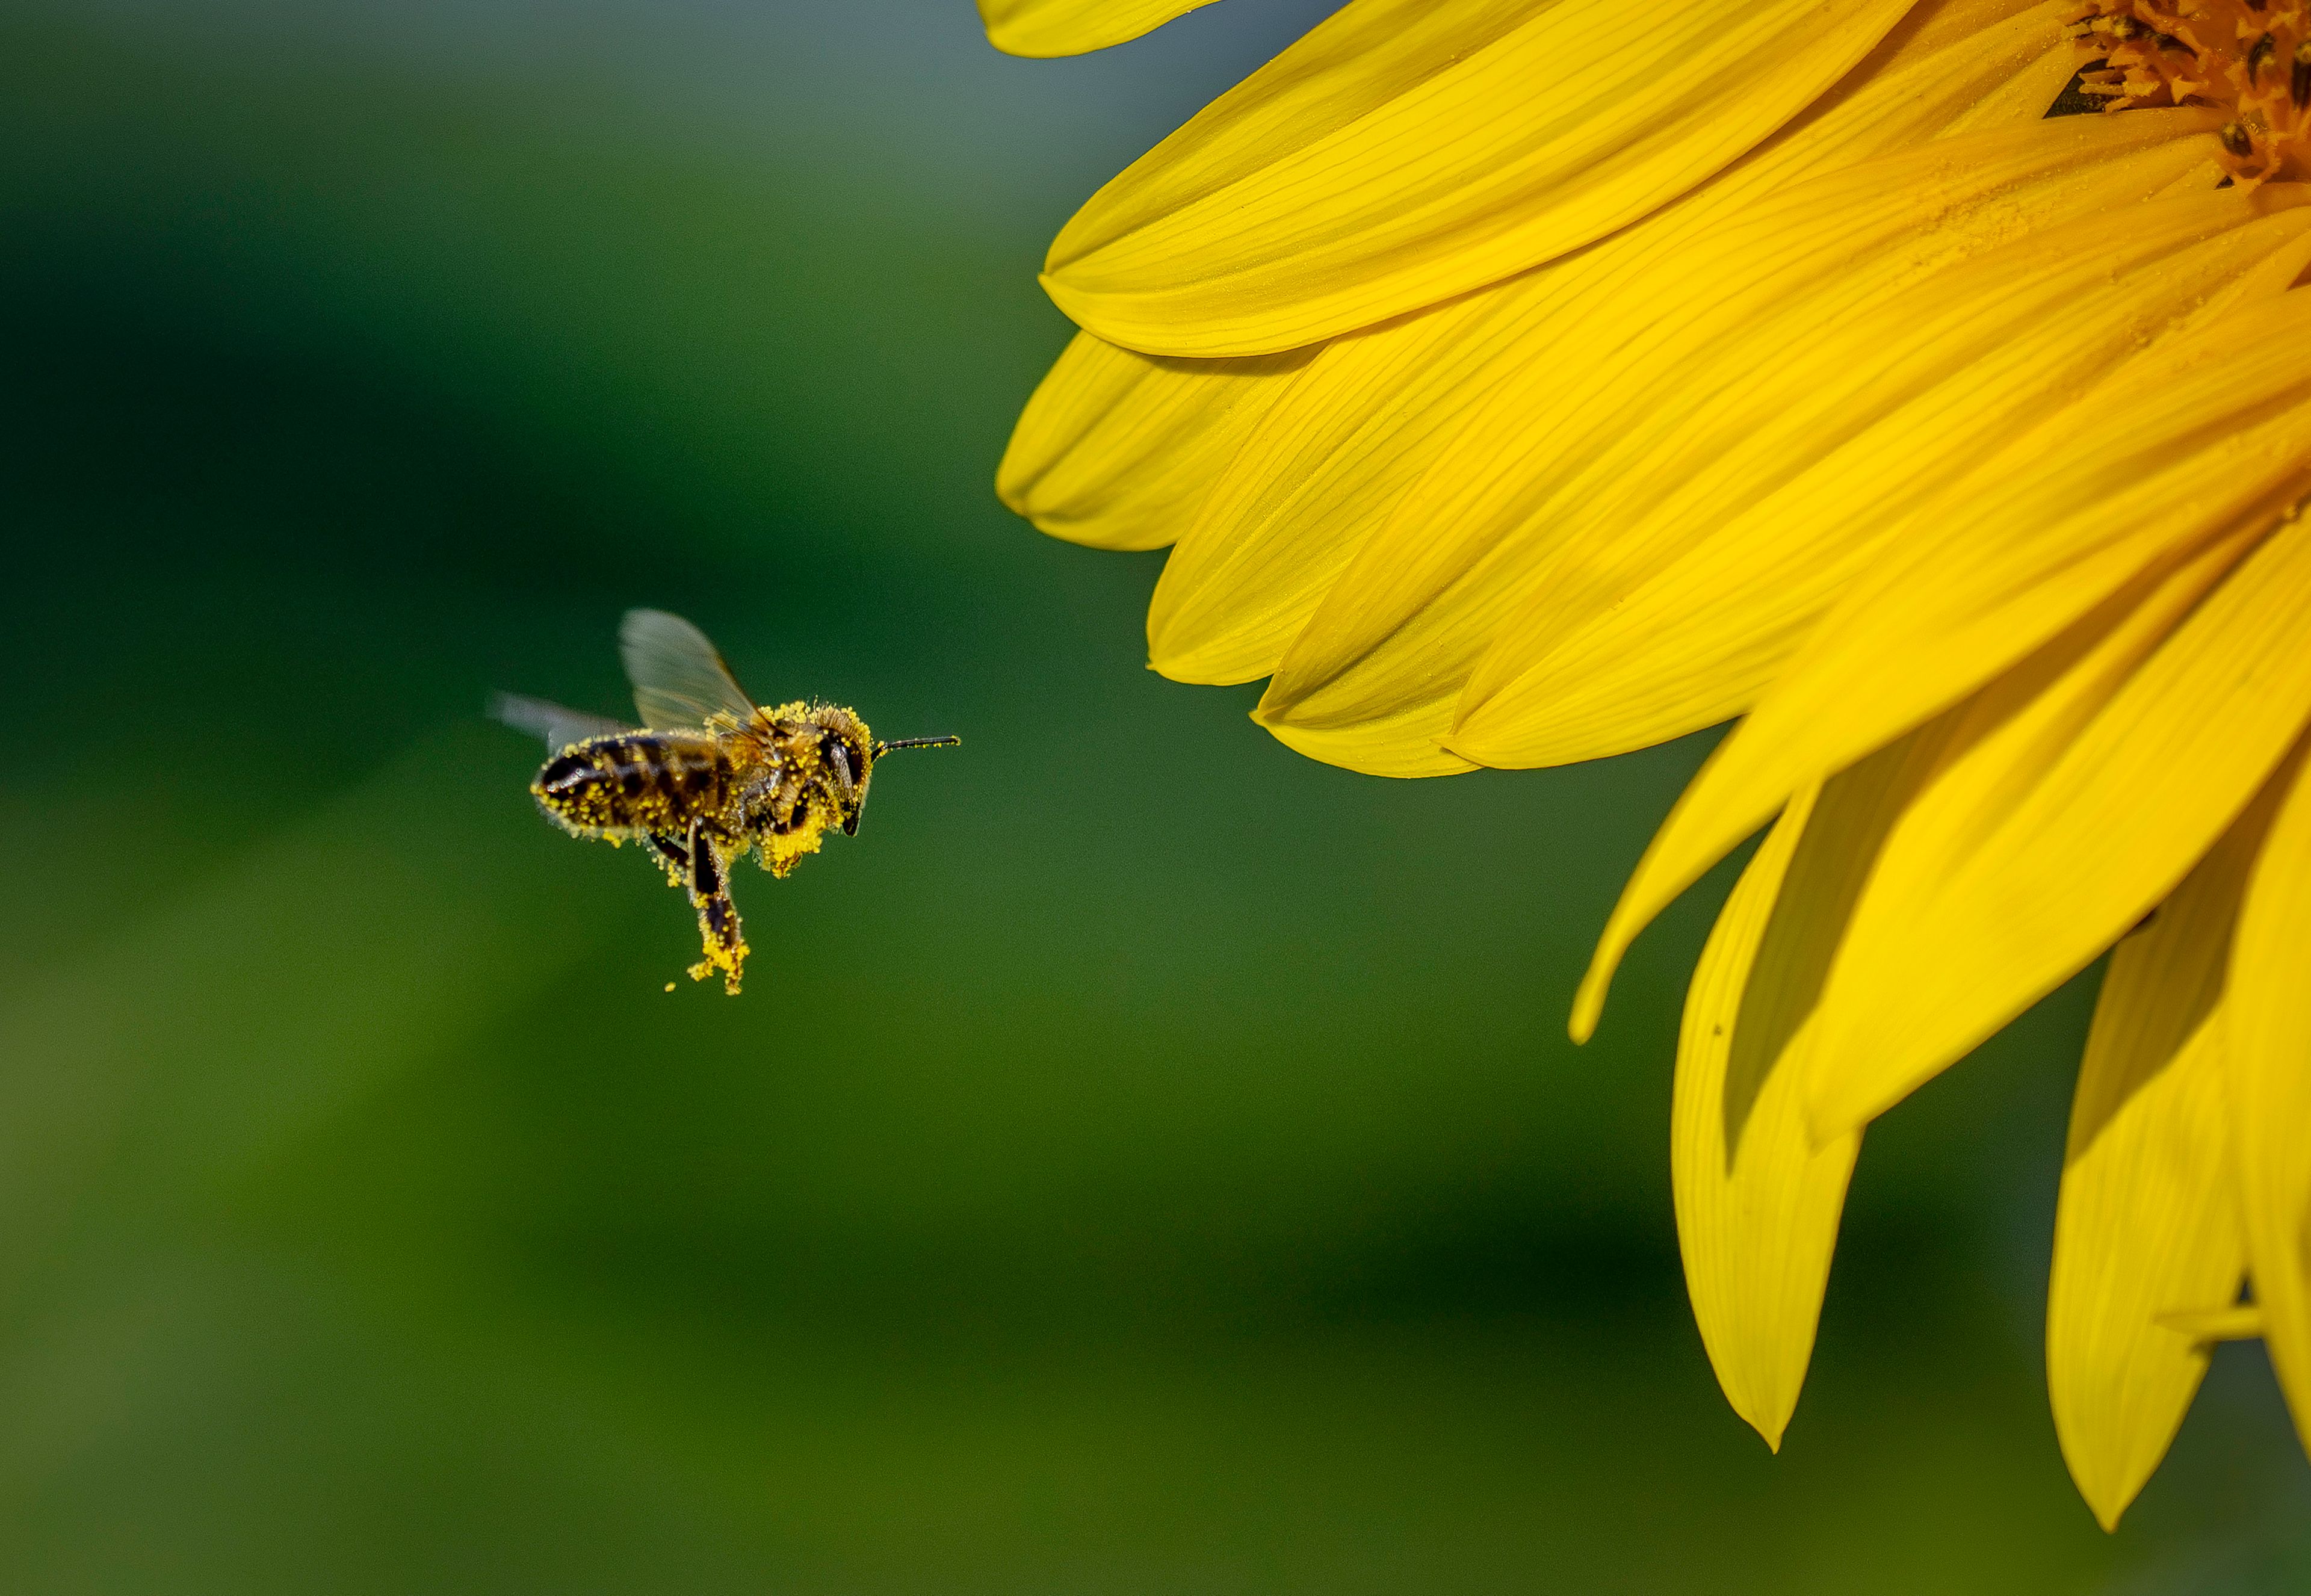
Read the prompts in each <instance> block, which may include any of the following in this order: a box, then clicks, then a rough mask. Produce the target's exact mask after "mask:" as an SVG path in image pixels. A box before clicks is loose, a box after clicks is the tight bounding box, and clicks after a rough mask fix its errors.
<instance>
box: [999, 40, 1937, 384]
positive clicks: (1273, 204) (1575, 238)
mask: <svg viewBox="0 0 2311 1596" xmlns="http://www.w3.org/2000/svg"><path fill="white" fill-rule="evenodd" d="M1909 6H1910V0H1753V3H1752V4H1749V5H1747V6H1742V7H1735V8H1731V9H1728V8H1724V7H1703V6H1687V7H1669V8H1661V7H1654V8H1653V9H1651V10H1649V11H1640V10H1637V9H1635V8H1633V7H1632V6H1631V5H1630V4H1628V3H1627V0H1359V3H1358V4H1353V5H1349V6H1347V7H1346V8H1344V9H1343V10H1341V11H1339V12H1338V13H1335V14H1334V15H1333V16H1332V17H1331V18H1330V20H1328V21H1327V22H1322V23H1321V24H1319V25H1318V26H1317V27H1316V28H1315V29H1314V30H1312V31H1311V32H1310V33H1309V34H1308V35H1307V36H1306V37H1305V38H1304V39H1301V40H1300V41H1299V42H1298V43H1297V44H1295V45H1294V46H1292V47H1291V48H1288V49H1286V51H1285V52H1284V53H1283V54H1282V55H1280V56H1278V57H1277V58H1276V59H1275V60H1274V61H1271V62H1270V63H1269V65H1267V66H1265V67H1263V68H1261V69H1260V71H1259V72H1257V73H1255V74H1252V76H1251V78H1249V79H1247V80H1246V81H1245V82H1244V83H1243V84H1241V85H1240V86H1239V87H1237V88H1236V89H1235V90H1234V91H1232V92H1230V93H1228V94H1226V95H1225V96H1223V97H1222V98H1221V99H1220V100H1217V101H1216V102H1214V103H1213V104H1212V105H1211V106H1210V107H1208V109H1205V110H1204V111H1203V112H1202V113H1201V114H1200V115H1199V116H1198V117H1196V118H1194V119H1193V120H1192V121H1190V123H1189V124H1188V125H1187V126H1185V127H1182V129H1181V130H1180V131H1179V132H1177V133H1175V134H1173V135H1172V136H1171V137H1170V138H1168V139H1166V140H1164V143H1163V144H1159V145H1157V146H1156V149H1155V150H1153V151H1151V152H1150V153H1148V154H1147V155H1146V156H1144V157H1142V158H1141V159H1140V160H1139V161H1137V162H1135V163H1134V164H1133V165H1132V166H1131V167H1130V168H1129V170H1126V171H1124V172H1123V173H1122V174H1121V176H1119V177H1118V178H1116V179H1114V180H1113V181H1112V182H1111V183H1109V184H1108V185H1107V186H1106V187H1105V188H1103V189H1101V190H1100V191H1099V193H1098V194H1097V195H1095V196H1093V198H1092V199H1091V201H1090V202H1089V203H1088V204H1086V205H1085V206H1084V208H1083V209H1082V210H1081V211H1080V212H1078V213H1077V215H1076V217H1075V218H1074V220H1072V221H1070V222H1068V225H1067V227H1066V228H1065V229H1064V230H1063V231H1061V232H1060V236H1059V238H1058V239H1057V240H1055V241H1054V242H1053V244H1052V246H1051V257H1050V259H1049V260H1048V261H1047V263H1046V266H1045V275H1044V279H1043V281H1044V283H1045V286H1046V287H1047V288H1048V289H1049V291H1050V292H1051V297H1052V299H1053V300H1054V301H1057V303H1058V304H1059V306H1060V309H1061V310H1065V311H1066V312H1067V313H1068V315H1069V316H1070V317H1072V318H1074V319H1075V320H1076V321H1077V324H1079V325H1080V326H1082V327H1086V328H1088V329H1089V330H1091V331H1093V332H1095V333H1098V334H1099V335H1100V336H1103V337H1105V338H1107V339H1109V340H1110V341H1111V342H1113V343H1117V344H1125V345H1127V346H1128V347H1130V348H1135V349H1144V350H1147V351H1148V352H1149V353H1158V354H1183V355H1219V354H1257V353H1266V352H1268V351H1271V350H1278V349H1289V348H1293V347H1295V346H1296V345H1298V344H1307V343H1312V342H1313V341H1315V340H1317V339H1320V338H1326V337H1330V336H1335V335H1338V334H1340V333H1344V332H1348V331H1352V330H1354V329H1355V328H1357V327H1368V326H1371V325H1372V324H1374V323H1375V322H1378V321H1382V320H1385V319H1387V318H1391V317H1394V316H1400V315H1403V314H1405V313H1407V312H1408V311H1412V310H1418V309H1420V308H1422V307H1423V306H1426V305H1433V304H1435V303H1437V302H1438V301H1443V300H1445V299H1448V298H1450V297H1452V295H1454V294H1459V293H1465V292H1468V291H1469V290H1470V289H1473V288H1480V287H1482V286H1484V285H1485V284H1486V283H1496V282H1498V281H1500V280H1501V279H1502V278H1504V277H1506V276H1509V275H1512V274H1513V273H1516V272H1519V271H1522V270H1523V269H1524V268H1525V267H1527V266H1533V265H1535V264H1538V263H1539V262H1541V261H1545V260H1548V259H1550V258H1552V257H1556V256H1558V255H1561V254H1564V253H1565V252H1566V251H1567V250H1570V249H1576V248H1578V247H1580V246H1581V245H1583V244H1586V243H1589V242H1592V241H1593V240H1597V239H1599V238H1601V237H1603V236H1604V235H1605V234H1607V233H1609V232H1610V231H1613V230H1614V229H1616V228H1618V227H1621V226H1624V225H1626V223H1628V222H1633V221H1635V220H1636V219H1637V218H1639V217H1641V216H1643V215H1644V214H1646V213H1648V212H1650V211H1652V210H1654V209H1656V208H1657V207H1659V206H1660V205H1662V204H1664V203H1665V202H1667V201H1669V200H1670V199H1673V198H1675V197H1676V196H1678V195H1679V194H1680V193H1683V192H1684V191H1685V190H1687V189H1688V188H1692V187H1693V186H1694V185H1695V184H1696V183H1698V182H1700V181H1702V180H1703V179H1705V178H1707V177H1709V176H1710V175H1711V174H1712V173H1714V172H1715V171H1717V170H1720V169H1721V168H1722V167H1724V166H1725V165H1726V164H1727V163H1728V162H1730V161H1733V160H1735V159H1736V158H1737V157H1739V156H1740V155H1741V154H1742V153H1745V152H1746V151H1748V150H1749V149H1750V148H1751V147H1752V146H1754V145H1755V144H1757V143H1758V142H1759V141H1760V140H1762V139H1763V138H1765V137H1766V135H1768V134H1770V133H1772V132H1773V131H1774V129H1775V128H1776V127H1778V126H1781V125H1782V124H1783V123H1784V122H1786V121H1788V120H1789V119H1790V118H1792V116H1794V115H1795V114H1797V113H1798V112H1799V111H1800V110H1801V109H1804V108H1805V107H1806V106H1807V105H1808V103H1809V102H1810V101H1811V100H1814V99H1815V98H1816V97H1817V96H1818V95H1819V94H1820V93H1821V92H1823V91H1824V90H1825V89H1827V88H1828V87H1829V86H1830V85H1831V84H1832V83H1836V81H1837V79H1838V78H1839V77H1840V76H1842V75H1843V74H1844V73H1845V72H1846V70H1847V69H1848V68H1849V67H1851V66H1853V65H1854V64H1855V63H1856V62H1858V61H1860V60H1861V59H1862V57H1863V56H1864V55H1866V54H1867V53H1868V52H1869V51H1870V49H1871V47H1872V46H1873V45H1875V44H1876V43H1877V42H1878V40H1879V39H1880V38H1881V37H1882V36H1883V35H1884V34H1885V33H1886V31H1888V29H1889V28H1891V27H1892V26H1893V25H1894V24H1895V22H1897V21H1899V20H1900V18H1901V17H1902V15H1903V13H1905V11H1907V10H1908V9H1909Z"/></svg>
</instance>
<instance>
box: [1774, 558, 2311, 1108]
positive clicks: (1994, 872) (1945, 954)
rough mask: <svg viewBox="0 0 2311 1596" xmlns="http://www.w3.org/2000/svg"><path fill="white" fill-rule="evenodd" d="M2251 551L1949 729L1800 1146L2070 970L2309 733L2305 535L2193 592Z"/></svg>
mask: <svg viewBox="0 0 2311 1596" xmlns="http://www.w3.org/2000/svg"><path fill="white" fill-rule="evenodd" d="M2247 536H2252V534H2241V535H2235V536H2233V537H2231V538H2228V539H2225V540H2223V541H2222V542H2220V543H2219V544H2217V545H2213V546H2211V548H2209V549H2208V550H2206V551H2205V552H2203V553H2202V554H2201V555H2200V556H2199V557H2198V558H2197V559H2195V560H2193V562H2191V563H2189V564H2188V565H2186V566H2185V567H2184V568H2183V569H2182V570H2181V571H2177V572H2176V573H2175V574H2174V575H2172V576H2170V577H2168V578H2167V579H2166V580H2164V581H2163V582H2161V583H2159V584H2158V587H2157V589H2155V590H2154V591H2153V592H2151V593H2150V595H2149V596H2148V597H2147V598H2146V599H2145V600H2144V601H2143V602H2141V604H2140V605H2138V606H2134V607H2133V608H2132V613H2131V614H2128V615H2126V616H2125V618H2124V620H2122V621H2120V622H2119V623H2118V624H2116V625H2115V626H2112V627H2111V628H2110V629H2109V630H2108V632H2106V633H2105V634H2104V635H2103V636H2102V637H2101V638H2100V639H2099V640H2097V641H2095V642H2094V643H2092V645H2091V646H2089V647H2086V648H2084V649H2082V650H2079V652H2078V653H2077V654H2075V655H2072V658H2075V663H2071V662H2069V661H2068V660H2066V659H2065V658H2064V656H2065V655H2071V654H2072V650H2071V647H2070V646H2069V641H2068V640H2065V641H2064V642H2063V643H2058V644H2057V645H2055V646H2054V647H2052V648H2049V649H2047V650H2043V651H2042V652H2041V653H2040V654H2039V655H2038V656H2036V657H2034V658H2032V659H2031V660H2029V661H2028V662H2026V663H2025V664H2024V665H2022V666H2021V667H2018V668H2017V669H2015V670H2013V671H2011V672H2010V673H2008V675H2007V676H2005V677H2003V678H2001V680H2000V681H1999V682H1997V683H1996V684H1994V685H1993V686H1991V687H1990V688H1989V689H1987V690H1986V691H1985V692H1984V693H1982V694H1981V696H1980V697H1979V698H1977V699H1976V700H1975V702H1973V703H1972V704H1971V705H1969V706H1968V707H1967V710H1966V711H1962V712H1961V713H1960V715H1959V717H1958V734H1957V736H1956V737H1955V739H1954V742H1953V746H1952V752H1951V754H1950V756H1949V763H1948V764H1947V766H1946V768H1944V769H1943V770H1942V771H1941V772H1939V773H1938V774H1937V775H1936V777H1935V779H1934V781H1932V783H1931V784H1930V785H1929V786H1928V787H1927V788H1926V789H1925V790H1924V791H1923V792H1922V793H1920V794H1919V796H1918V798H1916V800H1915V801H1914V802H1913V804H1912V805H1911V807H1910V811H1909V813H1908V814H1906V815H1904V816H1903V819H1902V824H1900V825H1899V826H1897V828H1896V829H1895V832H1894V834H1893V835H1892V837H1891V838H1889V839H1888V842H1887V845H1886V850H1885V852H1884V853H1883V854H1882V855H1881V856H1880V857H1879V860H1878V862H1877V865H1876V867H1875V868H1874V869H1873V871H1872V873H1871V881H1870V888H1869V891H1868V892H1867V893H1866V894H1864V895H1863V898H1862V906H1861V908H1860V909H1859V910H1857V911H1855V914H1854V920H1853V928H1852V929H1850V930H1849V932H1848V933H1847V936H1846V939H1845V943H1844V946H1842V947H1841V948H1840V949H1839V953H1838V963H1837V968H1836V971H1835V972H1833V973H1832V975H1831V978H1830V985H1829V990H1828V993H1827V996H1825V997H1824V999H1823V1000H1822V1016H1821V1036H1820V1040H1819V1042H1818V1047H1817V1050H1816V1052H1815V1055H1814V1060H1813V1064H1814V1075H1813V1080H1812V1083H1811V1096H1812V1106H1813V1113H1814V1129H1815V1132H1816V1134H1817V1135H1823V1136H1828V1135H1835V1134H1837V1133H1839V1132H1842V1131H1843V1130H1844V1129H1848V1128H1850V1127H1852V1126H1853V1125H1857V1124H1860V1123H1862V1121H1865V1120H1867V1119H1869V1118H1870V1117H1871V1116H1872V1115H1875V1114H1878V1113H1880V1112H1884V1111H1885V1110H1886V1109H1887V1108H1888V1107H1890V1106H1891V1105H1892V1104H1893V1103H1897V1102H1899V1101H1900V1100H1901V1099H1902V1098H1903V1097H1904V1096H1905V1095H1907V1094H1908V1093H1909V1092H1910V1091H1912V1090H1913V1089H1914V1087H1916V1086H1918V1085H1919V1084H1920V1083H1921V1082H1923V1080H1925V1079H1926V1078H1927V1077H1930V1076H1932V1074H1934V1073H1935V1072H1936V1071H1937V1070H1940V1069H1941V1068H1944V1067H1945V1066H1947V1065H1948V1064H1949V1063H1951V1062H1952V1061H1953V1060H1957V1059H1958V1058H1959V1057H1961V1056H1962V1055H1963V1054H1965V1053H1966V1052H1967V1051H1968V1050H1970V1049H1971V1048H1973V1047H1974V1045H1975V1043H1976V1042H1980V1041H1981V1040H1982V1039H1983V1038H1984V1037H1985V1036H1988V1035H1989V1034H1990V1033H1992V1032H1993V1031H1995V1030H1997V1029H1998V1028H1999V1027H2000V1026H2001V1025H2004V1024H2005V1023H2006V1022H2007V1021H2008V1020H2010V1019H2011V1018H2012V1017H2013V1016H2015V1015H2017V1014H2019V1013H2020V1012H2021V1011H2022V1010H2023V1009H2024V1008H2025V1007H2028V1006H2029V1005H2030V1004H2032V1003H2034V1002H2036V1000H2037V999H2039V998H2041V997H2043V996H2045V994H2046V993H2047V992H2049V991H2051V990H2054V987H2056V986H2057V985H2059V984H2061V983H2062V981H2065V980H2067V979H2069V977H2070V976H2071V975H2072V974H2074V973H2075V972H2078V971H2079V970H2080V969H2082V968H2084V967H2085V966H2086V964H2088V963H2089V961H2090V960H2092V959H2093V958H2094V957H2095V955H2097V954H2099V953H2100V952H2101V951H2102V950H2103V949H2104V948H2106V947H2107V946H2110V945H2111V943H2113V942H2114V941H2115V940H2116V939H2117V938H2119V936H2120V935H2122V934H2123V933H2124V931H2125V929H2127V928H2128V927H2129V926H2131V925H2133V924H2134V923H2135V922H2136V921H2138V920H2141V917H2142V916H2143V915H2144V914H2145V913H2147V912H2148V911H2150V909H2151V907H2152V906H2153V905H2155V904H2156V903H2158V900H2159V899H2161V898H2163V897H2164V896H2166V895H2167V892H2168V891H2170V890H2171V889H2172V888H2173V886H2174V885H2175V883H2176V882H2177V881H2180V880H2181V879H2182V878H2183V876H2184V875H2185V872H2187V871H2188V870H2189V869H2190V868H2191V866H2192V865H2193V863H2194V862H2195V861H2196V860H2197V859H2199V858H2200V856H2201V855H2202V854H2203V853H2204V852H2205V851H2206V850H2207V849H2208V848H2209V847H2210V846H2211V845H2212V843H2213V842H2214V841H2215V839H2216V838H2217V837H2218V836H2219V835H2220V834H2221V833H2222V831H2223V829H2224V827H2225V826H2227V825H2228V824H2230V822H2231V820H2232V818H2233V817H2234V816H2235V815H2237V814H2238V813H2239V811H2240V810H2241V809H2242V808H2244V807H2246V803H2247V801H2248V800H2249V799H2250V798H2252V797H2253V796H2254V792H2255V790H2256V789H2258V788H2259V787H2261V786H2262V784H2263V780H2264V778H2265V777H2267V776H2268V775H2269V774H2270V772H2271V771H2272V767H2273V766H2275V765H2276V764H2277V763H2279V761H2280V758H2281V757H2282V756H2283V755H2284V754H2286V752H2287V749H2288V747H2289V745H2290V744H2292V743H2293V742H2294V740H2295V737H2296V734H2297V733H2298V731H2299V730H2300V729H2301V728H2302V726H2303V725H2304V723H2305V721H2306V720H2311V649H2306V648H2304V647H2303V646H2302V644H2301V641H2300V637H2299V632H2300V626H2301V620H2302V617H2303V616H2304V615H2306V614H2311V527H2307V526H2305V525H2304V524H2303V523H2299V522H2298V523H2289V524H2288V525H2287V526H2285V527H2283V528H2280V530H2279V531H2278V532H2277V533H2276V534H2275V535H2273V536H2271V537H2270V538H2269V539H2268V540H2266V541H2265V542H2264V543H2263V546H2262V547H2261V548H2259V549H2257V550H2256V551H2255V552H2254V554H2252V555H2250V556H2248V557H2247V558H2246V560H2245V561H2243V562H2239V563H2237V568H2236V569H2235V570H2230V571H2229V575H2228V580H2224V581H2223V585H2222V586H2221V587H2220V588H2219V589H2217V590H2215V591H2214V592H2213V593H2212V594H2211V595H2209V594H2208V589H2209V588H2210V587H2211V586H2212V584H2213V583H2214V582H2215V581H2216V580H2218V579H2219V578H2221V577H2222V576H2223V573H2224V571H2226V570H2227V569H2228V568H2230V567H2231V566H2232V565H2233V563H2234V561H2235V560H2236V559H2237V551H2238V548H2239V546H2240V545H2242V544H2243V543H2244V542H2245V540H2246V537H2247ZM2202 596H2205V597H2203V600H2202ZM2193 604H2196V605H2197V607H2196V608H2195V610H2193V608H2192V606H2193ZM2185 612H2189V618H2188V619H2187V620H2182V624H2180V625H2179V626H2177V625H2176V621H2177V620H2178V619H2181V618H2182V617H2183V615H2185ZM2169 628H2172V629H2173V630H2172V632H2171V634H2169ZM2086 630H2087V628H2084V627H2081V628H2077V629H2074V631H2076V632H2085V631H2086ZM2162 637H2164V641H2163V642H2162V641H2160V639H2161V638H2162ZM2153 650H2156V651H2155V652H2154V651H2153ZM2057 672H2059V673H2060V674H2059V675H2056V673H2057ZM2034 678H2036V679H2035V680H2034ZM2048 678H2052V679H2051V680H2049V679H2048ZM2040 682H2044V683H2045V685H2044V686H2043V687H2042V686H2040V685H2039V683H2040Z"/></svg>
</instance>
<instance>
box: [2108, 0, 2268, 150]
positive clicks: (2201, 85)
mask: <svg viewBox="0 0 2311 1596" xmlns="http://www.w3.org/2000/svg"><path fill="white" fill-rule="evenodd" d="M2306 11H2307V0H2090V5H2089V9H2088V10H2087V11H2086V12H2085V13H2084V14H2083V15H2081V16H2080V19H2079V21H2078V22H2076V23H2075V24H2073V26H2072V28H2071V33H2072V34H2073V35H2074V36H2075V37H2076V38H2077V39H2078V40H2079V43H2080V47H2081V48H2084V49H2085V50H2087V51H2088V52H2089V55H2091V56H2093V57H2097V58H2098V59H2099V63H2100V64H2099V65H2089V67H2088V69H2087V70H2086V71H2085V72H2084V73H2083V74H2081V76H2080V83H2079V90H2080V93H2082V94H2085V95H2088V96H2090V97H2092V98H2095V99H2097V100H2102V101H2103V102H2104V103H2103V109H2106V110H2124V109H2127V108H2128V107H2129V106H2137V105H2209V106H2213V107H2215V108H2217V109H2220V110H2226V111H2228V112H2229V113H2230V114H2231V119H2230V120H2229V121H2228V122H2227V123H2225V124H2224V125H2223V129H2222V132H2221V134H2220V135H2219V139H2220V143H2221V144H2222V162H2223V164H2224V166H2225V167H2227V168H2228V169H2229V171H2230V174H2231V177H2232V178H2233V179H2236V180H2237V182H2239V183H2241V184H2244V185H2246V186H2248V187H2253V186H2254V185H2256V184H2259V183H2265V182H2269V181H2270V180H2271V179H2274V178H2280V179H2288V180H2289V181H2300V180H2301V179H2304V178H2306V177H2307V176H2311V118H2307V117H2306V116H2305V114H2304V112H2305V107H2306V105H2307V104H2311V18H2307V15H2306Z"/></svg>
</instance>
